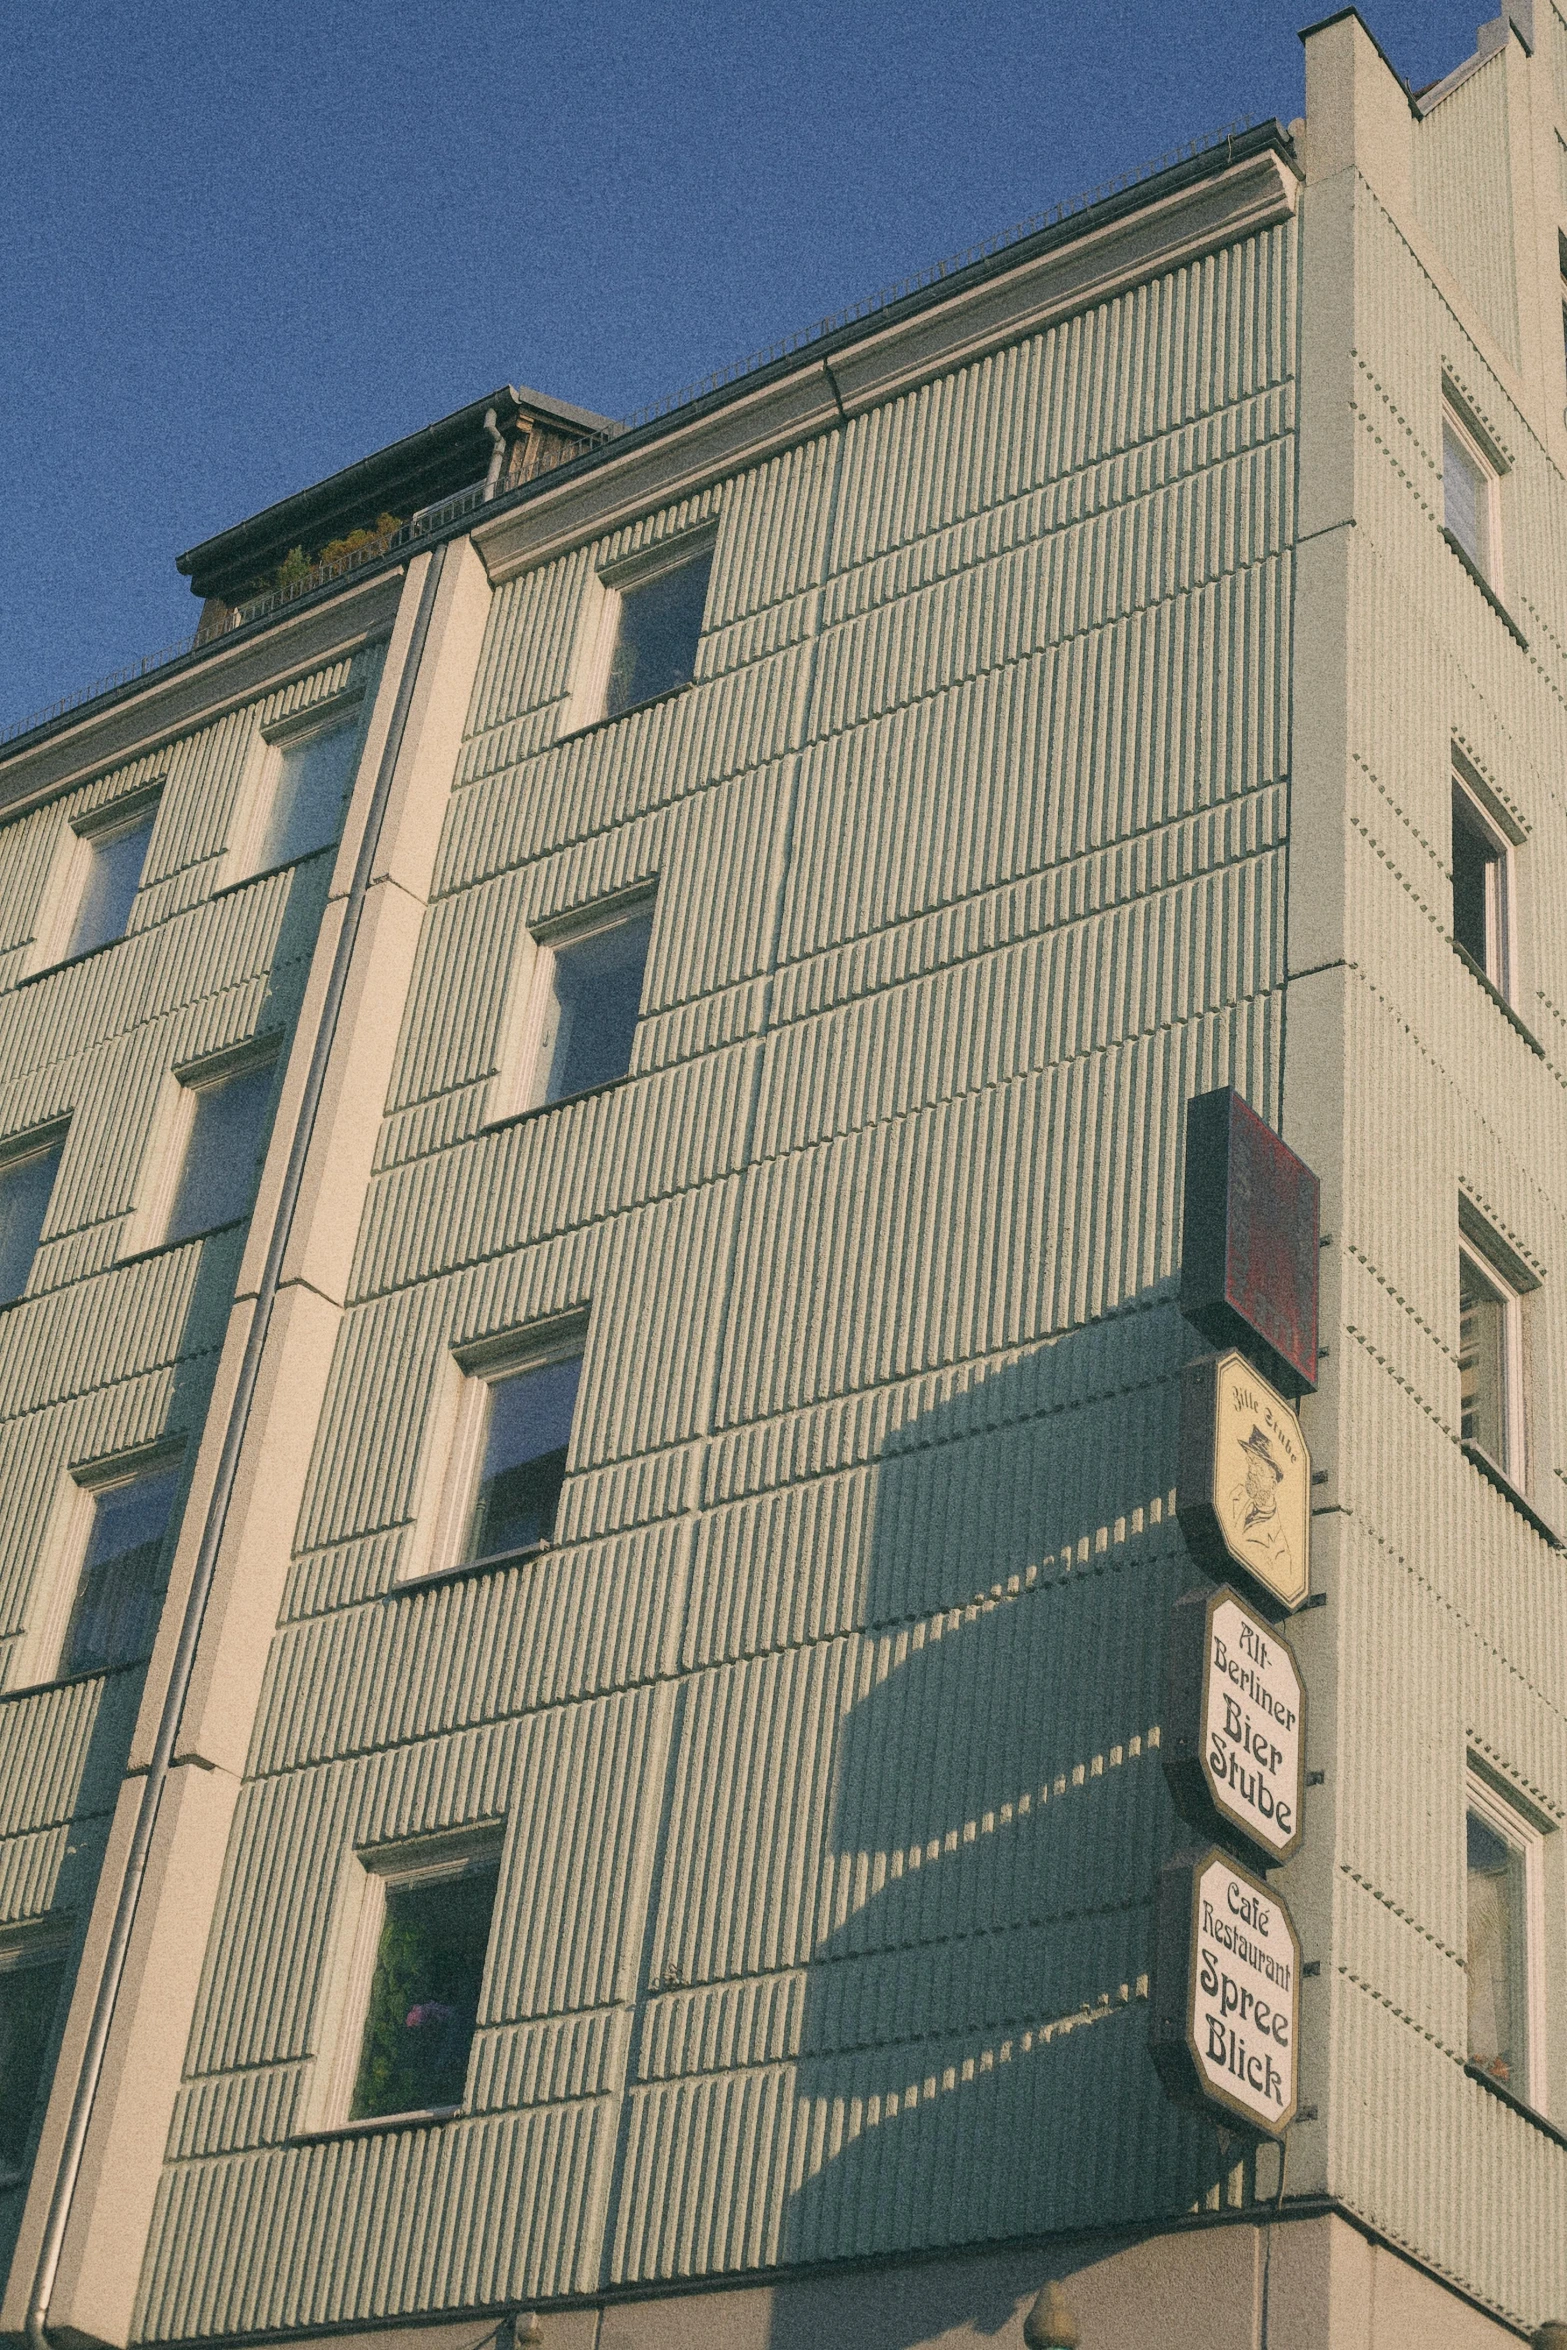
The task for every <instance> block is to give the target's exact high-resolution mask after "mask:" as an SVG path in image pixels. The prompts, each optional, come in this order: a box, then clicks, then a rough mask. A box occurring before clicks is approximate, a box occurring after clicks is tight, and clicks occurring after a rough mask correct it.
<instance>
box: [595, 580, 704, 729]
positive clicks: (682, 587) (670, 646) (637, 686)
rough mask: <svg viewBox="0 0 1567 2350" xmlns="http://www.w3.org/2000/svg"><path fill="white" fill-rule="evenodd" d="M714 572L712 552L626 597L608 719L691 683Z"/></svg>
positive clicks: (606, 709) (612, 669) (622, 603)
mask: <svg viewBox="0 0 1567 2350" xmlns="http://www.w3.org/2000/svg"><path fill="white" fill-rule="evenodd" d="M712 568H713V550H712V549H711V547H709V548H708V549H707V551H706V552H705V553H704V554H701V555H698V556H696V557H694V558H693V560H692V561H691V562H689V563H680V564H677V565H676V566H675V567H674V569H673V570H670V571H661V572H659V573H658V575H657V577H656V578H653V579H650V580H648V581H647V583H646V584H645V585H644V586H642V587H634V588H627V589H626V590H625V591H624V593H623V594H622V596H621V599H620V626H619V628H618V630H617V631H616V635H615V657H614V659H613V661H612V662H611V664H610V672H609V691H608V693H607V694H606V695H605V698H604V715H605V716H606V718H618V717H619V715H620V713H621V711H622V710H629V709H631V708H632V706H633V704H635V703H637V702H650V701H651V700H652V699H653V696H654V695H655V694H667V693H668V692H669V691H670V689H671V687H673V686H677V685H687V684H689V683H690V678H691V672H692V670H693V669H694V668H695V666H696V646H697V639H698V637H699V636H700V635H701V633H702V613H703V610H704V608H705V606H706V603H707V580H708V574H709V572H710V571H711V570H712Z"/></svg>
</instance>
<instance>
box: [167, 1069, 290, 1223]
mask: <svg viewBox="0 0 1567 2350" xmlns="http://www.w3.org/2000/svg"><path fill="white" fill-rule="evenodd" d="M271 1102H272V1064H271V1062H270V1061H265V1062H263V1063H262V1064H261V1066H260V1067H259V1068H256V1069H242V1070H240V1071H239V1073H238V1074H237V1075H236V1076H233V1077H225V1078H224V1079H223V1080H222V1081H221V1082H220V1083H219V1084H217V1085H200V1086H197V1088H196V1104H195V1114H194V1116H193V1117H192V1119H191V1125H190V1139H189V1141H188V1142H187V1143H186V1145H185V1164H184V1166H183V1167H182V1168H181V1170H180V1182H179V1189H178V1191H177V1192H176V1193H175V1196H174V1211H173V1213H172V1215H171V1216H170V1218H169V1229H168V1231H167V1233H166V1234H165V1235H164V1237H165V1239H167V1240H188V1239H189V1238H190V1236H191V1234H192V1233H193V1232H210V1231H211V1230H212V1229H213V1227H214V1226H215V1225H218V1224H232V1223H233V1222H234V1221H235V1220H236V1219H237V1218H238V1217H240V1216H244V1215H248V1214H249V1212H250V1203H251V1200H252V1198H253V1196H254V1194H255V1189H256V1175H257V1172H258V1170H259V1168H260V1165H261V1154H262V1151H263V1149H264V1148H265V1145H266V1139H267V1111H268V1110H269V1108H270V1107H271Z"/></svg>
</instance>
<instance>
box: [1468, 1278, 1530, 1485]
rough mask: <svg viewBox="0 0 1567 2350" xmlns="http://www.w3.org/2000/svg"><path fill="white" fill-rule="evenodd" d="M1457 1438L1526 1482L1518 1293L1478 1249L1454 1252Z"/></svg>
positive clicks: (1520, 1482) (1515, 1480)
mask: <svg viewBox="0 0 1567 2350" xmlns="http://www.w3.org/2000/svg"><path fill="white" fill-rule="evenodd" d="M1458 1382H1459V1410H1460V1426H1459V1433H1460V1435H1461V1437H1462V1439H1463V1442H1464V1443H1465V1444H1466V1445H1470V1446H1473V1447H1474V1448H1475V1449H1476V1450H1478V1451H1480V1452H1482V1453H1483V1454H1484V1455H1485V1457H1486V1459H1487V1460H1488V1461H1490V1462H1491V1463H1493V1464H1494V1466H1495V1467H1496V1468H1498V1469H1501V1470H1503V1471H1504V1472H1505V1474H1506V1476H1507V1478H1508V1480H1509V1481H1510V1483H1512V1484H1513V1485H1515V1486H1518V1487H1520V1488H1521V1487H1522V1486H1523V1483H1524V1473H1525V1462H1524V1412H1523V1402H1524V1397H1523V1327H1522V1301H1521V1299H1520V1297H1519V1293H1518V1289H1517V1287H1516V1286H1515V1284H1514V1283H1513V1282H1511V1281H1510V1280H1509V1279H1508V1278H1507V1275H1506V1274H1504V1273H1503V1272H1502V1271H1501V1270H1500V1269H1499V1268H1498V1266H1497V1265H1496V1264H1495V1262H1494V1261H1493V1260H1492V1259H1491V1258H1490V1257H1488V1256H1486V1255H1484V1254H1482V1252H1481V1250H1480V1248H1479V1247H1478V1246H1471V1247H1465V1246H1460V1248H1459V1252H1458Z"/></svg>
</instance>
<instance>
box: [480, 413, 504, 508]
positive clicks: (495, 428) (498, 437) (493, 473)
mask: <svg viewBox="0 0 1567 2350" xmlns="http://www.w3.org/2000/svg"><path fill="white" fill-rule="evenodd" d="M484 429H485V431H486V432H487V433H488V434H489V436H490V442H491V448H490V470H489V472H488V473H487V474H486V475H485V477H484V498H485V500H486V501H488V500H489V499H491V498H493V497H494V495H495V489H496V484H497V483H498V482H499V480H500V478H501V467H502V466H503V465H504V464H505V462H506V436H505V434H504V433H503V432H502V431H501V428H500V426H499V425H498V424H497V423H496V421H495V411H494V409H493V408H486V409H485V411H484Z"/></svg>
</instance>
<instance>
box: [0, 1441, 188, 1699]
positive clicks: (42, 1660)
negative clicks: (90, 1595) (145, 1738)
mask: <svg viewBox="0 0 1567 2350" xmlns="http://www.w3.org/2000/svg"><path fill="white" fill-rule="evenodd" d="M185 1461H186V1442H185V1437H184V1435H183V1434H175V1435H172V1436H160V1437H159V1438H157V1440H156V1441H155V1442H154V1443H151V1444H142V1445H137V1446H136V1447H134V1449H133V1450H131V1451H129V1452H118V1453H109V1454H106V1455H103V1456H102V1457H100V1458H98V1459H94V1460H86V1461H73V1462H72V1463H71V1465H70V1466H69V1467H68V1468H67V1469H66V1470H65V1471H64V1472H63V1473H62V1475H61V1477H60V1481H59V1485H58V1487H57V1489H56V1493H55V1499H54V1505H53V1507H52V1509H51V1510H50V1513H49V1518H48V1522H47V1524H46V1526H45V1529H44V1538H43V1542H42V1544H41V1546H40V1552H39V1560H38V1568H37V1572H36V1574H35V1576H34V1578H33V1591H34V1593H36V1594H37V1595H38V1598H39V1600H40V1603H41V1604H40V1605H39V1606H38V1607H37V1609H36V1610H35V1609H34V1608H33V1607H32V1605H31V1603H30V1604H29V1608H28V1616H29V1621H28V1624H27V1627H26V1629H25V1631H24V1633H23V1636H22V1639H21V1640H20V1642H19V1643H18V1645H17V1649H16V1651H15V1657H14V1667H15V1672H16V1674H17V1678H16V1680H15V1682H14V1684H13V1690H14V1689H41V1688H49V1687H52V1686H53V1685H54V1684H55V1683H57V1682H59V1681H61V1680H73V1681H74V1680H90V1679H92V1678H93V1676H94V1675H95V1674H108V1673H114V1672H126V1671H130V1670H133V1669H134V1667H135V1666H136V1665H139V1664H142V1663H144V1662H145V1661H146V1660H145V1658H141V1657H137V1658H133V1659H128V1660H127V1661H126V1663H124V1664H121V1665H90V1666H84V1667H83V1668H82V1669H81V1671H79V1672H75V1673H70V1674H67V1673H65V1672H64V1671H63V1666H64V1663H65V1643H66V1639H67V1637H68V1635H69V1633H70V1629H71V1622H72V1619H73V1617H74V1616H75V1613H76V1601H77V1595H78V1593H79V1592H80V1590H81V1581H82V1572H83V1569H84V1568H85V1566H86V1563H87V1548H88V1544H89V1543H90V1542H91V1540H92V1529H93V1521H94V1516H95V1514H96V1508H97V1501H98V1496H99V1494H100V1493H108V1492H111V1491H112V1490H113V1489H114V1487H116V1486H118V1485H133V1484H135V1483H136V1481H137V1479H138V1478H141V1477H155V1476H161V1475H162V1474H163V1472H164V1471H165V1470H167V1469H174V1470H176V1471H177V1470H179V1469H180V1468H181V1467H182V1465H183V1464H184V1463H185ZM188 1490H189V1478H188V1472H187V1474H186V1476H185V1477H183V1478H181V1479H180V1480H179V1482H177V1483H176V1485H175V1489H174V1498H173V1500H172V1501H171V1502H170V1504H169V1519H168V1525H167V1527H166V1528H165V1530H164V1534H163V1559H162V1565H163V1568H164V1570H165V1590H167V1570H168V1569H169V1568H170V1567H171V1566H172V1563H173V1557H174V1546H175V1544H176V1543H177V1542H178V1540H179V1528H180V1523H181V1519H182V1517H183V1514H184V1509H185V1502H186V1497H187V1493H188ZM153 1640H154V1644H156V1640H157V1634H156V1632H155V1633H154V1635H153ZM147 1653H148V1655H149V1656H150V1655H151V1653H152V1651H151V1649H149V1650H148V1652H147Z"/></svg>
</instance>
